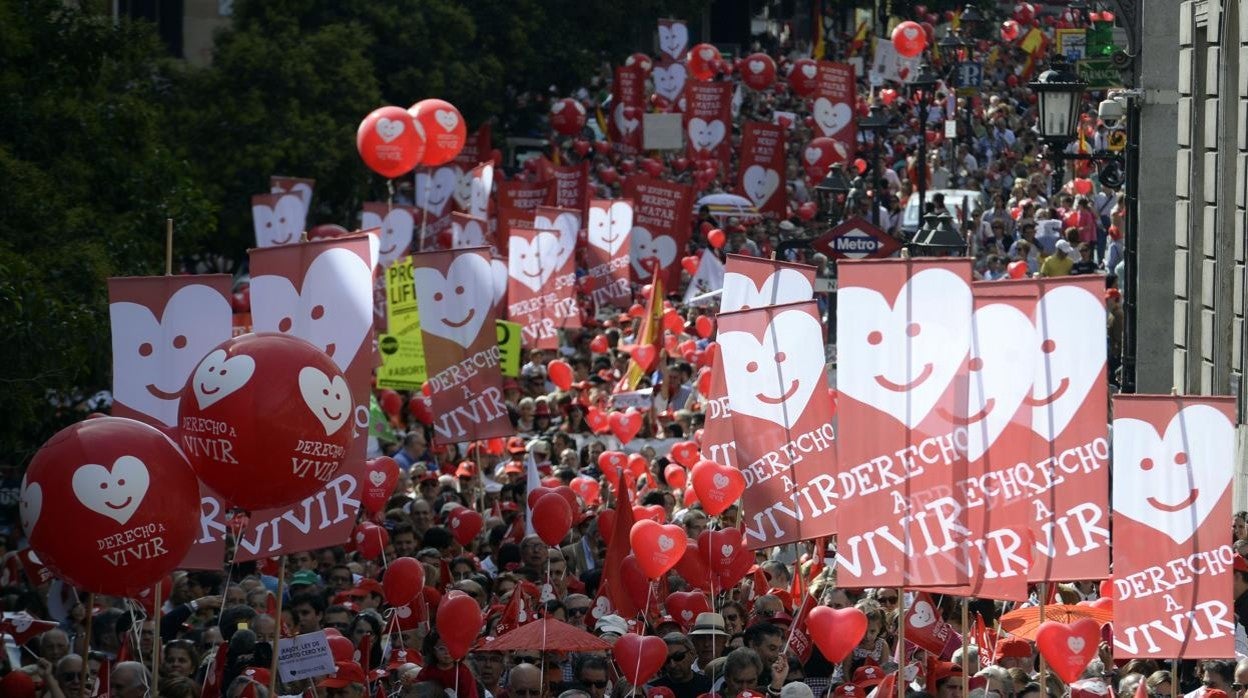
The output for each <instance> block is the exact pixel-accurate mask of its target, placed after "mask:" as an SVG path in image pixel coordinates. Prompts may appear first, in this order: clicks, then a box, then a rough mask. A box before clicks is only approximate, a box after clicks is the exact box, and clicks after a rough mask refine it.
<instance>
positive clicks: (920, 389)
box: [734, 269, 1103, 428]
mask: <svg viewBox="0 0 1248 698" xmlns="http://www.w3.org/2000/svg"><path fill="white" fill-rule="evenodd" d="M970 340H971V289H970V287H969V286H968V285H967V283H966V281H965V280H963V279H962V278H961V277H959V276H958V275H956V274H954V273H953V272H951V271H948V270H945V269H925V270H923V271H920V272H919V273H917V274H915V275H914V276H912V277H911V278H910V280H909V281H907V282H906V284H905V285H904V286H902V287H901V290H900V291H899V292H898V293H897V297H896V299H895V300H894V301H893V302H889V301H888V300H887V299H886V298H884V296H883V295H882V294H880V293H879V292H878V291H876V290H874V289H870V288H865V287H862V286H848V287H842V288H841V289H840V290H839V291H838V292H837V351H838V352H839V354H840V356H839V362H840V364H841V365H843V366H854V367H856V368H855V370H853V371H841V372H839V373H838V374H837V390H839V391H840V392H842V393H845V394H846V395H848V396H850V397H852V398H853V399H855V400H857V401H859V402H862V403H865V404H867V405H870V406H872V407H874V408H875V409H877V410H879V411H881V412H884V413H886V414H889V415H892V416H893V417H894V418H895V419H897V421H899V422H901V423H903V424H905V425H906V426H909V427H911V428H913V427H915V426H917V425H918V424H919V423H920V422H922V421H923V420H924V419H925V418H926V417H927V416H928V413H930V412H931V410H932V408H933V407H934V406H935V405H936V401H937V400H939V399H940V397H941V395H943V394H944V392H945V390H946V389H947V388H948V387H949V382H950V381H951V380H953V377H954V375H956V374H957V373H958V370H959V369H960V368H961V367H962V365H963V363H964V362H965V361H966V355H967V351H968V349H969V347H970ZM1102 340H1103V338H1102ZM734 407H735V405H734Z"/></svg>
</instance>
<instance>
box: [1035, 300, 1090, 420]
mask: <svg viewBox="0 0 1248 698" xmlns="http://www.w3.org/2000/svg"><path fill="white" fill-rule="evenodd" d="M1033 321H1034V322H1035V326H1036V334H1037V337H1036V339H1037V341H1038V342H1039V352H1037V353H1036V354H1035V362H1034V364H1033V365H1034V366H1035V373H1034V375H1033V376H1032V389H1031V396H1030V397H1029V398H1028V399H1027V404H1028V405H1029V406H1030V407H1031V408H1032V410H1031V428H1032V431H1034V432H1035V433H1036V434H1039V435H1040V436H1041V437H1043V438H1045V439H1047V440H1049V441H1052V440H1053V439H1055V438H1057V437H1058V436H1059V435H1061V433H1062V432H1063V431H1065V430H1066V427H1067V426H1068V425H1069V424H1070V420H1072V419H1074V417H1075V414H1076V413H1077V412H1078V411H1079V408H1081V407H1083V402H1084V400H1085V399H1086V398H1087V396H1088V391H1090V390H1091V389H1092V386H1093V385H1095V384H1096V382H1097V378H1098V377H1099V376H1100V375H1101V371H1102V370H1104V368H1105V361H1106V358H1105V357H1106V346H1105V338H1104V337H1103V336H1101V335H1104V334H1105V304H1104V303H1103V302H1102V301H1101V300H1100V299H1098V298H1097V297H1096V296H1094V295H1092V294H1091V293H1089V292H1088V291H1086V290H1084V289H1082V288H1079V287H1078V286H1073V285H1072V286H1057V287H1055V288H1053V289H1050V290H1049V291H1048V292H1047V293H1045V294H1044V297H1043V298H1041V299H1040V302H1039V303H1037V304H1036V314H1035V318H1034V319H1033Z"/></svg>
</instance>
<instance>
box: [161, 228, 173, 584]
mask: <svg viewBox="0 0 1248 698" xmlns="http://www.w3.org/2000/svg"><path fill="white" fill-rule="evenodd" d="M165 276H173V219H172V218H166V219H165ZM158 593H159V592H158ZM157 598H159V597H157Z"/></svg>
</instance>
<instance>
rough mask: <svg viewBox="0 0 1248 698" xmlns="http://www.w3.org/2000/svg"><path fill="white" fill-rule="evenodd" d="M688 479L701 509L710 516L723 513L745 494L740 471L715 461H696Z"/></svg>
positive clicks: (743, 481) (743, 480) (743, 479)
mask: <svg viewBox="0 0 1248 698" xmlns="http://www.w3.org/2000/svg"><path fill="white" fill-rule="evenodd" d="M690 478H691V479H692V480H693V489H694V491H696V492H697V493H698V501H700V502H702V509H703V510H704V511H705V512H706V513H707V514H710V515H711V516H718V515H719V514H722V513H724V511H725V510H726V509H727V508H728V507H730V506H732V505H733V503H735V502H736V501H737V500H738V499H740V498H741V493H743V492H745V476H744V475H742V474H741V471H740V470H737V469H736V468H732V467H729V466H727V465H720V464H719V463H716V462H715V461H710V460H700V461H698V462H697V464H696V465H694V466H693V472H691V473H690Z"/></svg>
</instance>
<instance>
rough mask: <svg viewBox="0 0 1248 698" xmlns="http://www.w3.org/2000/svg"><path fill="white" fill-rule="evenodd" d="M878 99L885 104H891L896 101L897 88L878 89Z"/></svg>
mask: <svg viewBox="0 0 1248 698" xmlns="http://www.w3.org/2000/svg"><path fill="white" fill-rule="evenodd" d="M880 101H881V102H883V103H884V105H885V106H892V104H893V102H896V101H897V90H894V89H893V88H891V87H885V88H884V89H882V90H880Z"/></svg>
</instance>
